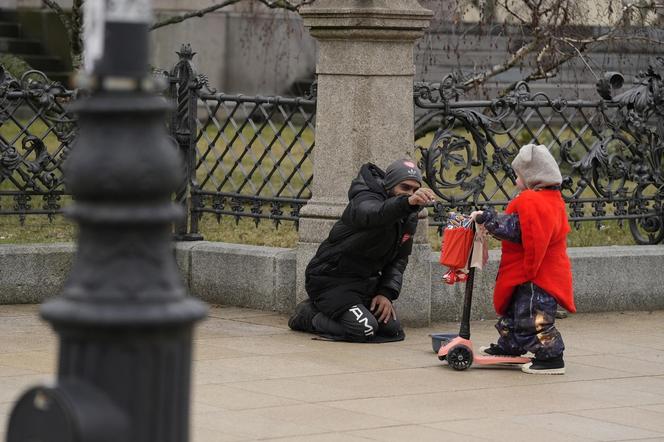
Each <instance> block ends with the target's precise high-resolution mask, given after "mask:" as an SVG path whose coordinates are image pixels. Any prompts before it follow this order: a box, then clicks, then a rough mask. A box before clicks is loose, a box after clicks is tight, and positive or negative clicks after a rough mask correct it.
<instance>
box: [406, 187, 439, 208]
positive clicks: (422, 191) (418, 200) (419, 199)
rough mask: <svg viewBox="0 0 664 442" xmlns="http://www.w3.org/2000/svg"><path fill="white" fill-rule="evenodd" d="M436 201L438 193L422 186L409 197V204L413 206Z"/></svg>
mask: <svg viewBox="0 0 664 442" xmlns="http://www.w3.org/2000/svg"><path fill="white" fill-rule="evenodd" d="M434 201H436V194H435V193H433V190H431V189H427V188H425V187H420V188H419V189H417V190H416V191H415V193H413V194H412V195H411V196H409V197H408V204H410V205H411V206H425V205H427V204H430V203H432V202H434Z"/></svg>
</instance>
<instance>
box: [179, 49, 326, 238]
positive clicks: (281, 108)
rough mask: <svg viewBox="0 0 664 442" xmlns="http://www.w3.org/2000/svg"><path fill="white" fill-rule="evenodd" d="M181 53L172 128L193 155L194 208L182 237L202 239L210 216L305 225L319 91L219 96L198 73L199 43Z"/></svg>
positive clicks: (190, 169)
mask: <svg viewBox="0 0 664 442" xmlns="http://www.w3.org/2000/svg"><path fill="white" fill-rule="evenodd" d="M179 55H180V62H179V63H178V64H177V65H176V67H175V68H174V69H173V71H172V72H171V79H172V80H171V81H172V84H173V86H172V88H171V96H173V97H176V101H177V112H176V116H175V118H174V119H173V122H172V124H171V131H172V133H173V134H174V136H175V138H176V139H177V140H178V143H179V145H180V148H181V149H182V151H183V153H184V155H185V158H187V161H186V169H187V176H188V183H186V186H185V187H186V188H188V192H182V193H179V197H180V199H181V201H182V202H183V204H185V203H186V204H188V205H189V213H190V219H189V225H188V226H187V225H186V223H183V224H182V225H181V226H180V230H179V236H180V237H182V238H189V239H195V238H197V237H199V235H198V233H199V232H198V225H199V219H200V217H201V216H202V215H203V214H206V213H208V214H213V215H214V216H216V217H217V220H218V221H219V220H220V219H221V217H222V216H232V217H234V218H235V219H236V220H239V219H240V218H243V217H248V218H251V219H253V220H254V221H255V222H256V223H257V224H258V223H259V222H260V221H261V220H264V219H269V220H272V221H273V222H274V223H275V224H277V225H278V224H279V223H280V222H282V221H293V222H295V223H297V222H298V220H299V212H300V209H301V207H302V206H303V205H304V204H305V203H306V202H307V200H308V199H309V198H310V197H311V191H310V184H311V180H312V173H313V166H312V163H311V152H312V150H313V148H314V118H315V114H316V113H315V110H316V100H315V90H312V93H311V94H310V96H308V97H300V98H284V97H261V96H254V97H249V96H243V95H227V94H223V93H217V92H216V91H215V90H214V89H212V88H210V86H209V85H208V82H207V79H206V78H205V77H204V76H200V75H196V72H195V70H194V68H193V64H192V57H193V56H194V53H193V52H192V51H191V48H190V47H189V46H183V49H182V50H181V51H180V52H179ZM185 187H183V189H184V188H185ZM187 195H190V198H189V201H188V202H187V201H186V196H187Z"/></svg>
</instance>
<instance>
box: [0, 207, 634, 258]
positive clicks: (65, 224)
mask: <svg viewBox="0 0 664 442" xmlns="http://www.w3.org/2000/svg"><path fill="white" fill-rule="evenodd" d="M200 231H201V232H202V233H203V236H204V238H205V240H206V241H221V242H229V243H237V244H253V245H261V246H271V247H286V248H292V247H295V246H296V245H297V230H296V229H295V227H294V226H293V223H291V222H285V223H282V224H281V225H280V226H279V227H278V228H275V227H274V224H272V223H271V222H269V221H261V222H260V223H259V225H258V226H256V225H255V224H254V222H253V221H252V220H249V219H242V220H240V222H239V223H237V224H236V222H235V220H234V219H231V218H230V217H223V218H222V220H221V222H219V223H217V220H216V217H215V216H213V215H209V214H205V215H204V216H203V218H202V219H201V224H200ZM75 235H76V226H75V225H74V224H73V223H72V222H70V221H69V220H67V219H65V218H64V217H62V216H56V217H55V219H54V220H53V222H49V221H48V219H47V218H46V217H45V216H28V217H27V218H26V221H25V224H24V225H23V226H21V225H20V223H19V221H18V217H16V216H0V244H28V243H54V242H62V241H73V240H74V239H75ZM429 241H430V243H431V247H432V248H433V249H434V250H440V236H438V233H437V229H435V228H433V227H430V228H429ZM629 244H635V242H634V239H633V238H632V235H631V233H630V232H629V226H628V225H627V223H626V222H625V225H624V228H620V227H619V226H618V223H617V222H615V221H607V222H605V223H603V227H602V228H601V229H596V228H595V223H593V222H583V223H581V225H580V228H579V229H575V228H572V232H571V233H570V235H569V238H568V245H569V246H570V247H589V246H607V245H629ZM490 246H491V248H499V247H500V244H499V242H498V241H496V240H493V239H492V240H491V243H490Z"/></svg>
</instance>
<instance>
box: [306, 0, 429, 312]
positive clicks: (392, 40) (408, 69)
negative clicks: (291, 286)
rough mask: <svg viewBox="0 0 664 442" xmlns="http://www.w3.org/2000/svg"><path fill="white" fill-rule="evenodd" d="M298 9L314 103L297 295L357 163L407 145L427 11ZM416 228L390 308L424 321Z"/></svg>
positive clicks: (396, 5)
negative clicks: (310, 43) (312, 50)
mask: <svg viewBox="0 0 664 442" xmlns="http://www.w3.org/2000/svg"><path fill="white" fill-rule="evenodd" d="M300 14H301V15H302V17H303V18H304V24H305V26H306V27H307V28H309V30H310V32H311V35H312V36H313V37H314V38H316V40H317V41H318V63H317V66H316V72H317V74H318V104H317V111H316V148H315V150H314V157H313V163H314V178H313V184H312V193H313V195H312V199H311V200H310V201H309V203H308V204H307V205H306V206H305V207H304V208H303V209H302V211H301V215H302V219H301V221H300V233H299V235H300V237H299V243H298V252H297V295H296V300H297V301H300V300H301V299H304V298H305V297H306V293H305V291H304V269H305V267H306V265H307V263H308V262H309V260H310V259H311V257H312V256H313V254H314V253H315V251H316V249H317V248H318V245H319V244H320V243H321V242H322V241H323V240H324V239H325V238H326V237H327V234H328V232H329V230H330V228H331V226H332V224H333V223H334V222H335V220H336V219H338V218H339V217H340V216H341V213H342V211H343V209H344V207H345V206H346V204H347V202H348V197H347V192H348V187H349V185H350V182H351V180H352V179H353V178H354V177H355V176H356V174H357V172H358V170H359V168H360V166H361V165H362V164H363V163H366V162H373V163H375V164H377V165H378V166H379V167H382V168H385V167H386V166H387V165H388V164H389V163H390V162H392V161H393V160H395V159H398V158H402V157H406V156H409V155H411V154H412V152H413V149H414V140H413V137H414V135H413V76H414V73H415V67H414V64H413V44H414V42H415V40H416V39H418V38H419V37H421V36H422V34H423V30H424V28H426V27H427V26H428V25H429V20H430V18H431V16H432V14H431V11H429V10H427V9H424V8H422V7H421V6H420V5H419V4H418V3H417V1H416V0H373V1H366V0H317V1H316V2H315V3H314V4H313V5H311V6H309V7H306V8H303V9H302V10H301V12H300ZM418 232H419V235H418V236H417V238H416V245H415V249H414V251H413V255H412V256H411V260H410V264H409V266H408V267H409V268H408V271H407V275H406V281H405V284H404V290H403V291H402V295H401V298H400V300H399V305H398V308H399V313H400V315H401V317H402V319H404V320H405V321H406V322H408V323H410V324H413V323H417V324H427V323H428V322H429V318H430V304H431V303H430V296H431V295H430V294H431V272H430V269H429V257H430V253H431V250H430V247H429V245H428V242H427V240H426V219H424V220H422V222H421V223H420V225H419V226H418Z"/></svg>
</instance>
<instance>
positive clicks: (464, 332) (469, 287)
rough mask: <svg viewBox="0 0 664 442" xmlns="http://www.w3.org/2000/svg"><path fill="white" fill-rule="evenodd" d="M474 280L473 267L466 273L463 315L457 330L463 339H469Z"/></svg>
mask: <svg viewBox="0 0 664 442" xmlns="http://www.w3.org/2000/svg"><path fill="white" fill-rule="evenodd" d="M474 280H475V267H471V268H470V270H469V271H468V279H467V280H466V290H465V294H464V297H463V314H462V315H461V327H460V328H459V336H461V337H462V338H463V339H470V307H471V305H472V303H473V282H474Z"/></svg>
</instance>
